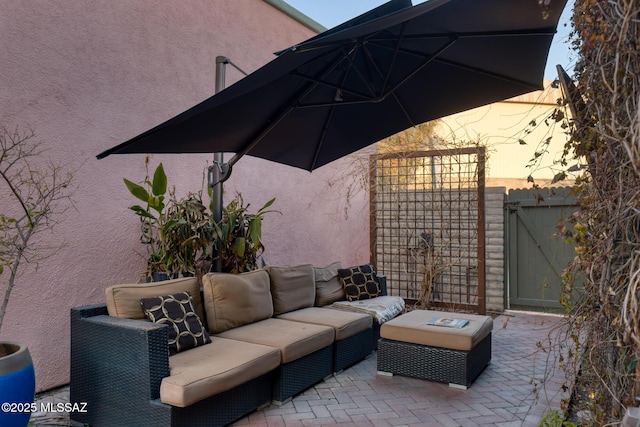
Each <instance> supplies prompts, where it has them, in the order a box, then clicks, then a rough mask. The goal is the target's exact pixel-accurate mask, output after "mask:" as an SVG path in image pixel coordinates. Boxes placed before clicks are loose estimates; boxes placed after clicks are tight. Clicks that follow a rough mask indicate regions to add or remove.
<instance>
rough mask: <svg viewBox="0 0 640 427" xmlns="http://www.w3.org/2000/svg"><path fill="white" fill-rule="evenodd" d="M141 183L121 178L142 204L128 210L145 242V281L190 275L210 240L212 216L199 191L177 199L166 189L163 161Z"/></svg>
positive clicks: (197, 267) (197, 266)
mask: <svg viewBox="0 0 640 427" xmlns="http://www.w3.org/2000/svg"><path fill="white" fill-rule="evenodd" d="M146 167H147V176H146V177H145V179H144V181H143V183H142V185H140V184H137V183H135V182H132V181H130V180H128V179H126V178H125V179H124V183H125V185H126V187H127V189H128V190H129V192H130V193H131V194H132V195H133V196H135V197H136V198H137V199H138V200H141V201H143V202H145V205H133V206H130V207H129V209H131V210H132V211H134V212H135V213H136V214H137V215H138V216H139V217H140V227H141V241H142V243H144V244H146V245H147V249H148V258H147V280H152V281H158V280H167V279H169V278H175V277H184V276H192V275H195V274H197V273H198V270H199V265H200V264H201V263H202V259H203V258H204V257H205V256H206V255H205V253H206V248H207V247H208V246H209V245H210V242H211V240H212V239H213V224H212V221H211V215H210V214H209V213H208V212H207V210H206V207H205V205H204V204H203V203H202V197H201V192H198V193H189V194H188V195H187V196H186V197H184V198H182V199H178V198H176V196H175V191H172V190H171V191H168V197H167V190H168V186H167V175H166V173H165V171H164V167H163V165H162V163H160V164H159V165H158V166H157V167H156V169H155V170H154V173H153V177H150V176H149V158H148V157H147V159H146Z"/></svg>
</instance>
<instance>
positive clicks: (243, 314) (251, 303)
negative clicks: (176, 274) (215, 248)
mask: <svg viewBox="0 0 640 427" xmlns="http://www.w3.org/2000/svg"><path fill="white" fill-rule="evenodd" d="M202 287H203V295H204V306H205V309H206V312H207V323H208V325H209V332H211V333H213V334H215V333H218V332H223V331H226V330H227V329H231V328H236V327H238V326H242V325H246V324H249V323H253V322H257V321H260V320H263V319H268V318H269V317H271V316H272V315H273V303H272V301H271V291H270V290H269V275H268V274H267V272H266V271H264V270H255V271H249V272H247V273H242V274H227V273H209V274H206V275H204V276H203V277H202Z"/></svg>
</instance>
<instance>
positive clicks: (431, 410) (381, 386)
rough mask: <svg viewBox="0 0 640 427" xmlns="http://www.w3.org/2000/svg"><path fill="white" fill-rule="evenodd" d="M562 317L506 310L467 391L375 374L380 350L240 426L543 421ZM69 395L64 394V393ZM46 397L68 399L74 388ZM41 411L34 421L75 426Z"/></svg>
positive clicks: (555, 382) (559, 378)
mask: <svg viewBox="0 0 640 427" xmlns="http://www.w3.org/2000/svg"><path fill="white" fill-rule="evenodd" d="M561 326H562V318H561V317H558V316H550V315H542V314H535V313H525V312H507V313H505V314H502V315H500V316H498V317H496V318H495V319H494V328H493V338H492V359H491V363H490V364H489V366H487V368H486V369H485V370H484V371H483V372H482V373H481V374H480V376H479V377H478V378H477V379H476V381H475V382H474V383H473V384H472V385H471V387H469V388H468V389H467V390H459V389H454V388H450V387H449V386H448V385H447V384H440V383H435V382H431V381H426V380H420V379H415V378H409V377H402V376H384V375H377V370H376V363H377V360H376V353H373V354H372V355H371V356H369V357H368V358H367V359H365V360H364V361H362V362H360V363H358V364H356V365H354V366H352V367H350V368H348V369H346V370H344V371H343V372H340V373H338V374H336V375H334V376H332V377H330V378H328V379H326V380H324V381H323V382H321V383H319V384H317V385H316V386H315V387H313V388H311V389H309V390H307V391H305V392H304V393H302V394H300V395H298V396H296V397H294V398H293V399H292V400H291V401H289V402H287V403H285V404H283V405H281V406H276V405H271V406H268V407H266V408H264V409H262V410H260V411H257V412H254V413H252V414H250V415H249V416H247V417H245V418H243V419H241V420H239V421H237V422H236V423H235V424H234V426H269V427H273V426H285V427H290V426H498V427H511V426H513V427H515V426H518V427H519V426H537V425H538V424H539V422H540V419H541V418H542V416H543V414H544V412H545V411H546V410H547V409H548V408H555V409H558V408H559V407H560V402H561V400H562V399H563V398H567V397H568V396H569V394H570V393H571V390H570V389H568V390H566V391H563V384H564V381H565V377H564V372H563V371H561V370H560V369H559V368H558V363H559V351H558V340H561V339H562V327H561ZM65 393H66V394H65ZM45 395H46V396H44V397H41V398H40V401H43V400H44V399H50V400H54V401H56V402H60V401H65V398H66V399H67V401H68V388H62V389H60V390H58V391H57V392H56V393H53V394H45ZM55 415H56V418H55V419H54V418H52V417H51V414H46V413H39V414H34V415H33V416H32V423H33V424H32V425H33V426H34V427H35V426H40V427H42V426H60V425H75V424H69V421H68V419H69V418H68V414H67V416H66V418H65V417H64V416H62V417H61V414H55Z"/></svg>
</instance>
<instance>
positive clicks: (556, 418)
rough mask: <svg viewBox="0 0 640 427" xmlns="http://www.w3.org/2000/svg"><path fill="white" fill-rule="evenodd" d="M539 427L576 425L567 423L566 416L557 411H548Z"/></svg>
mask: <svg viewBox="0 0 640 427" xmlns="http://www.w3.org/2000/svg"><path fill="white" fill-rule="evenodd" d="M538 426H539V427H576V425H575V423H572V422H571V421H567V420H566V419H565V417H564V414H563V413H562V412H560V411H559V410H557V409H551V408H549V409H547V410H546V411H545V412H544V415H543V416H542V419H541V420H540V424H538Z"/></svg>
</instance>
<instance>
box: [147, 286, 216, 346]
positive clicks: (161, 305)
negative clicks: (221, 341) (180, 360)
mask: <svg viewBox="0 0 640 427" xmlns="http://www.w3.org/2000/svg"><path fill="white" fill-rule="evenodd" d="M140 304H141V305H142V309H143V310H144V314H145V315H146V316H147V318H148V319H149V320H151V321H152V322H155V323H160V324H164V325H169V340H168V344H169V354H170V355H174V354H176V353H178V352H180V351H184V350H188V349H190V348H194V347H197V346H200V345H204V344H208V343H210V342H211V338H210V337H209V334H208V333H207V331H206V330H205V329H204V327H203V326H202V322H201V321H200V318H199V317H198V315H197V314H196V310H195V309H194V307H193V299H192V298H191V294H190V293H189V292H180V293H178V294H175V295H166V296H159V297H153V298H143V299H141V300H140Z"/></svg>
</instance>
